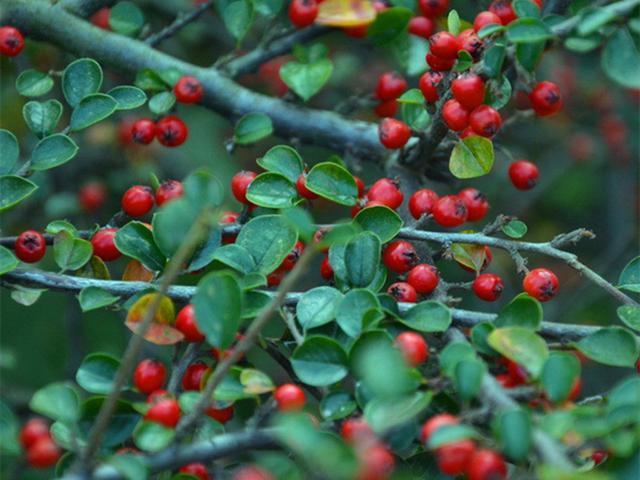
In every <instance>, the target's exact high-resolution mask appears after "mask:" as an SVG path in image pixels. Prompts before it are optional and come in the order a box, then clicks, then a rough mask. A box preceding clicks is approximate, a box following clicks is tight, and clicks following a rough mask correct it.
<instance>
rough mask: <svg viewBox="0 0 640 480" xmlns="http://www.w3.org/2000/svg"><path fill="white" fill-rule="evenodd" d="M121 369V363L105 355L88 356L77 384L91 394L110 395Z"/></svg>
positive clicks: (81, 367) (80, 369) (78, 374)
mask: <svg viewBox="0 0 640 480" xmlns="http://www.w3.org/2000/svg"><path fill="white" fill-rule="evenodd" d="M119 367H120V361H119V360H118V359H117V358H115V357H112V356H111V355H106V354H104V353H92V354H90V355H87V356H86V357H85V358H84V360H83V361H82V364H81V365H80V368H78V372H77V373H76V382H78V385H80V386H81V387H82V388H84V389H85V390H86V391H87V392H89V393H99V394H105V395H106V394H108V393H109V392H110V391H111V389H112V388H113V379H114V378H115V376H116V372H117V371H118V368H119Z"/></svg>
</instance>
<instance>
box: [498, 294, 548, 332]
mask: <svg viewBox="0 0 640 480" xmlns="http://www.w3.org/2000/svg"><path fill="white" fill-rule="evenodd" d="M542 316H543V313H542V305H541V304H540V302H539V301H538V300H536V299H535V298H532V297H530V296H529V295H527V294H526V293H521V294H520V295H517V296H516V297H515V298H514V299H513V300H511V302H509V303H508V304H507V305H505V306H504V307H503V308H502V310H500V313H498V317H497V318H496V319H495V321H494V324H495V326H496V327H523V328H530V329H532V330H537V329H538V328H540V323H542Z"/></svg>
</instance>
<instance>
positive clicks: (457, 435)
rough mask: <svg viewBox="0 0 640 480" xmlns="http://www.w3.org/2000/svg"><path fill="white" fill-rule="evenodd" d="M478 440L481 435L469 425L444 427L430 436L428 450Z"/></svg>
mask: <svg viewBox="0 0 640 480" xmlns="http://www.w3.org/2000/svg"><path fill="white" fill-rule="evenodd" d="M468 438H469V439H478V438H480V435H479V434H478V432H476V431H475V430H474V429H473V427H470V426H468V425H462V424H460V425H443V426H442V427H440V428H438V429H437V430H436V431H434V432H433V433H432V434H431V435H430V436H429V441H428V442H427V448H428V449H430V450H435V449H437V448H439V447H442V446H443V445H448V444H450V443H456V442H459V441H460V440H465V439H468Z"/></svg>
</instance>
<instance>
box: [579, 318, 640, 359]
mask: <svg viewBox="0 0 640 480" xmlns="http://www.w3.org/2000/svg"><path fill="white" fill-rule="evenodd" d="M576 348H578V350H580V351H581V352H582V353H584V354H585V355H586V356H587V357H589V358H590V359H591V360H594V361H596V362H598V363H603V364H605V365H611V366H614V367H633V366H634V365H635V363H636V361H637V360H638V355H639V354H640V350H639V348H638V342H637V340H636V337H635V335H633V334H632V333H631V332H629V331H628V330H627V329H625V328H622V327H605V328H601V329H600V330H598V331H597V332H595V333H592V334H591V335H589V336H588V337H584V338H583V339H582V340H580V341H579V342H577V343H576Z"/></svg>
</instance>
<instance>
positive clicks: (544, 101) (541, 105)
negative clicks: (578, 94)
mask: <svg viewBox="0 0 640 480" xmlns="http://www.w3.org/2000/svg"><path fill="white" fill-rule="evenodd" d="M529 101H530V102H531V108H533V110H534V111H535V112H536V115H538V116H539V117H546V116H549V115H553V114H554V113H557V112H558V111H559V110H560V109H561V108H562V96H561V95H560V89H559V88H558V86H557V85H556V84H555V83H553V82H546V81H545V82H540V83H538V84H537V85H536V86H535V87H534V88H533V90H531V93H530V94H529Z"/></svg>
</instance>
